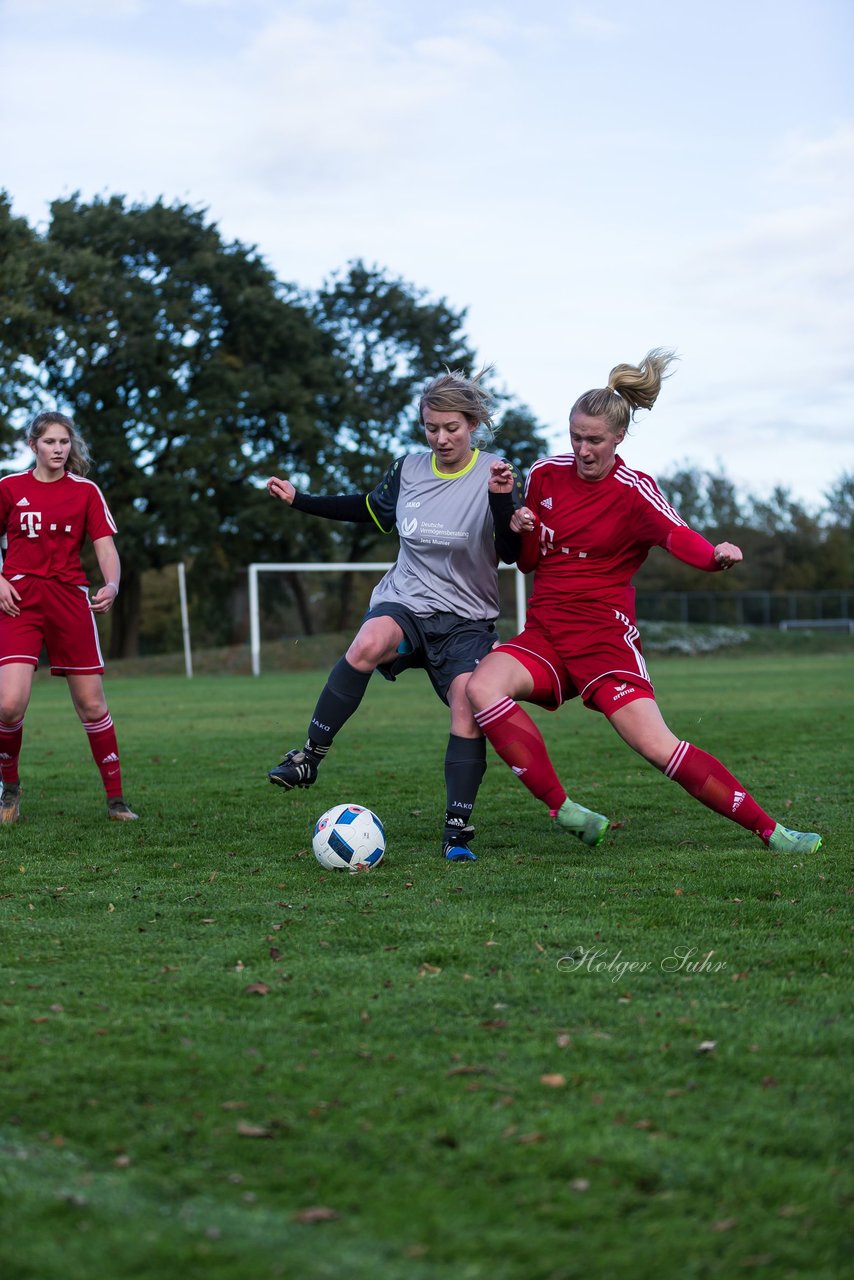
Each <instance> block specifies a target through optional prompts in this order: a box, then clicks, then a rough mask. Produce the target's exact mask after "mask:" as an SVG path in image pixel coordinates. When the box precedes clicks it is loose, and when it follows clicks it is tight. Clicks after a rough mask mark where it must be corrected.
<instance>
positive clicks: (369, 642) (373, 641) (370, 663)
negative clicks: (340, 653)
mask: <svg viewBox="0 0 854 1280" xmlns="http://www.w3.org/2000/svg"><path fill="white" fill-rule="evenodd" d="M397 645H398V641H397V640H394V641H390V640H389V639H388V637H387V636H384V635H383V634H382V633H378V632H375V631H373V630H369V629H368V630H362V631H360V632H358V634H357V635H356V636H354V638H353V641H352V643H351V644H350V648H349V649H348V650H347V653H346V655H345V656H346V658H347V661H348V662H349V663H350V666H351V667H356V669H357V670H359V671H373V669H374V668H375V667H378V666H379V665H380V664H381V663H383V662H391V660H392V659H393V658H394V656H395V654H396V653H397Z"/></svg>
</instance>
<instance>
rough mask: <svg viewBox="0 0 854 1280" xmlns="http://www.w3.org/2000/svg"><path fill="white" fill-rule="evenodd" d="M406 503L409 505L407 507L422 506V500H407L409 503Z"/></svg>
mask: <svg viewBox="0 0 854 1280" xmlns="http://www.w3.org/2000/svg"><path fill="white" fill-rule="evenodd" d="M406 505H407V507H420V506H421V503H420V502H407V504H406Z"/></svg>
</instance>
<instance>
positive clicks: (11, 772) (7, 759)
mask: <svg viewBox="0 0 854 1280" xmlns="http://www.w3.org/2000/svg"><path fill="white" fill-rule="evenodd" d="M23 736H24V722H23V720H19V721H18V723H17V724H4V722H3V721H2V720H0V776H2V778H3V781H4V782H10V783H16V782H19V781H20V778H19V777H18V760H19V759H20V755H21V739H22V738H23Z"/></svg>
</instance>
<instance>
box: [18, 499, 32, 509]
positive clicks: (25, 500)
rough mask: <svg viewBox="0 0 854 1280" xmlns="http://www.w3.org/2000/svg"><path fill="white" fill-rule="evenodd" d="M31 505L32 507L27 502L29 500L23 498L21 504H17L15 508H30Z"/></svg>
mask: <svg viewBox="0 0 854 1280" xmlns="http://www.w3.org/2000/svg"><path fill="white" fill-rule="evenodd" d="M29 505H30V504H29V502H27V499H26V498H22V499H21V501H20V502H16V503H15V506H16V507H28V506H29Z"/></svg>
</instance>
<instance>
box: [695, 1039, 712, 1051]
mask: <svg viewBox="0 0 854 1280" xmlns="http://www.w3.org/2000/svg"><path fill="white" fill-rule="evenodd" d="M717 1047H718V1042H717V1040H701V1041H700V1043H699V1044H698V1045H697V1048H696V1049H695V1051H694V1052H695V1053H714V1051H715V1049H716V1048H717Z"/></svg>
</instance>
